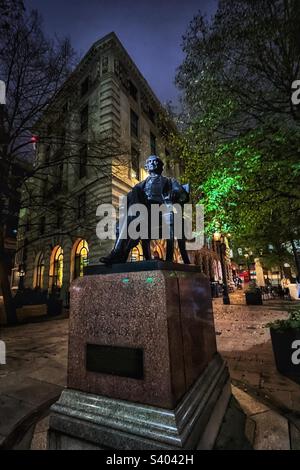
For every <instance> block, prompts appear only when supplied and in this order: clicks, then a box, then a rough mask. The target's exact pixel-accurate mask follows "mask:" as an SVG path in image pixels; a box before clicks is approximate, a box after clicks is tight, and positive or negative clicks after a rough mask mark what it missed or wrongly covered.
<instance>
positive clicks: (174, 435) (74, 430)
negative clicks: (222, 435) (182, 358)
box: [49, 354, 231, 450]
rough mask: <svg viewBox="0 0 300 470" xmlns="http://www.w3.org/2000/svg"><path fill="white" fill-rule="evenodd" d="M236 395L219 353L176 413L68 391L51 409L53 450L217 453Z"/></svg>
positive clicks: (50, 435)
mask: <svg viewBox="0 0 300 470" xmlns="http://www.w3.org/2000/svg"><path fill="white" fill-rule="evenodd" d="M230 396H231V389H230V382H229V374H228V370H227V367H226V365H225V363H224V361H223V360H222V358H221V357H220V356H219V355H218V354H216V356H215V357H214V359H213V360H212V361H211V362H210V364H209V365H208V366H207V367H206V369H205V370H204V371H203V373H202V374H201V376H200V377H199V378H198V380H197V381H196V382H195V383H194V385H193V386H192V387H191V388H190V390H189V391H188V392H187V393H186V394H185V396H184V397H183V399H182V400H181V402H180V403H179V404H178V405H177V407H176V408H175V409H174V410H169V409H164V408H158V407H153V406H149V405H142V404H140V403H131V402H129V401H123V400H116V399H111V398H108V397H104V396H99V395H94V394H88V393H84V392H79V391H76V390H72V389H67V390H65V391H63V392H62V395H61V397H60V399H59V401H58V402H57V403H56V404H55V405H53V406H52V408H51V414H50V429H49V449H101V450H104V449H106V450H107V449H119V450H152V449H153V450H155V449H161V450H163V449H175V450H176V449H177V450H180V449H212V448H213V445H214V442H215V440H216V437H217V435H218V432H219V428H220V425H221V423H222V420H223V417H224V414H225V411H226V408H227V405H228V402H229V399H230Z"/></svg>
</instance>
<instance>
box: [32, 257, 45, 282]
mask: <svg viewBox="0 0 300 470" xmlns="http://www.w3.org/2000/svg"><path fill="white" fill-rule="evenodd" d="M44 270H45V259H44V255H43V253H39V254H38V255H37V257H36V259H35V264H34V276H33V287H39V288H40V289H42V288H43V282H44Z"/></svg>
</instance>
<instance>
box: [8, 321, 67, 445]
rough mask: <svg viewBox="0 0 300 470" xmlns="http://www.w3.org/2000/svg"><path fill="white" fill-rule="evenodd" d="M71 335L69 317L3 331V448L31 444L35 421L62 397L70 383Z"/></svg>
mask: <svg viewBox="0 0 300 470" xmlns="http://www.w3.org/2000/svg"><path fill="white" fill-rule="evenodd" d="M67 338H68V320H67V319H62V320H52V321H48V322H42V323H32V324H25V325H20V326H16V327H10V328H2V329H1V330H0V339H1V340H3V341H5V344H6V353H7V354H6V365H0V448H1V447H2V448H11V447H12V446H14V447H18V446H19V447H18V448H26V447H28V445H29V444H30V440H31V437H32V432H33V423H36V421H37V420H38V419H39V418H41V417H43V416H44V415H45V414H47V413H48V410H49V406H50V405H51V404H52V403H54V402H55V401H56V400H57V399H58V397H59V395H60V393H61V391H62V389H63V387H64V386H65V385H66V367H67ZM22 433H23V434H24V436H25V440H24V442H20V443H19V444H18V441H19V438H20V436H21V435H22ZM26 433H28V436H27V437H26ZM28 443H29V444H28Z"/></svg>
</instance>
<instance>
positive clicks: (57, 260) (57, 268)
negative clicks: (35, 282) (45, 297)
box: [49, 245, 64, 288]
mask: <svg viewBox="0 0 300 470" xmlns="http://www.w3.org/2000/svg"><path fill="white" fill-rule="evenodd" d="M63 272H64V252H63V249H62V247H61V246H58V245H57V246H56V247H55V248H53V250H52V253H51V258H50V271H49V285H50V288H54V287H58V288H61V286H62V283H63Z"/></svg>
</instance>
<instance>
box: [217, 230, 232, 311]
mask: <svg viewBox="0 0 300 470" xmlns="http://www.w3.org/2000/svg"><path fill="white" fill-rule="evenodd" d="M214 240H215V242H216V243H217V246H218V251H219V254H220V262H221V269H222V277H223V304H224V305H230V298H229V294H228V283H227V272H226V266H225V256H226V244H225V243H224V237H223V236H222V235H221V233H219V232H215V233H214Z"/></svg>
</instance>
